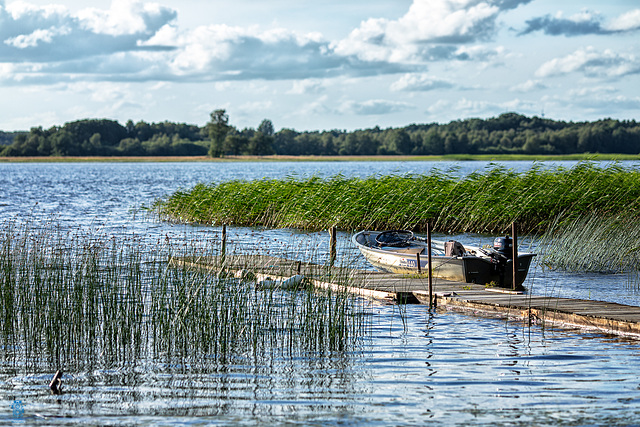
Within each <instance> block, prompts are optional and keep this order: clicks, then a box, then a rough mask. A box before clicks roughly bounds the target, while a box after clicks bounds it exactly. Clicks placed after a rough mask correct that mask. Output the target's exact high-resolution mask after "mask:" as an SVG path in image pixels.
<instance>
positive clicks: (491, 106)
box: [0, 0, 640, 131]
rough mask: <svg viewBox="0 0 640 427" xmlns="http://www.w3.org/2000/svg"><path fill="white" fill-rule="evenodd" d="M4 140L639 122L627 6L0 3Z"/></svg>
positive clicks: (638, 47) (635, 7)
mask: <svg viewBox="0 0 640 427" xmlns="http://www.w3.org/2000/svg"><path fill="white" fill-rule="evenodd" d="M0 39H1V41H2V43H0V97H1V99H2V101H1V103H0V129H1V130H26V129H29V128H31V127H33V126H43V127H45V128H48V127H50V126H53V125H62V124H64V123H65V122H68V121H73V120H78V119H84V118H109V119H115V120H118V121H120V122H121V123H123V124H124V123H125V122H126V121H127V120H128V119H132V120H133V121H134V122H137V121H139V120H145V121H147V122H159V121H164V120H168V121H173V122H186V123H190V124H197V125H200V126H202V125H204V124H205V123H206V122H207V121H208V120H209V114H210V112H211V111H213V110H215V109H218V108H224V109H226V110H227V113H228V114H229V118H230V122H231V124H233V125H234V126H236V127H238V128H244V127H257V126H258V125H259V123H260V122H261V121H262V119H265V118H268V119H270V120H271V121H272V122H273V123H274V126H275V128H276V130H279V129H281V128H283V127H287V128H293V129H296V130H300V131H303V130H323V129H348V130H353V129H362V128H369V127H373V126H376V125H379V126H380V127H383V128H384V127H390V126H393V127H396V126H405V125H408V124H410V123H432V122H439V123H447V122H449V121H451V120H456V119H463V118H468V117H480V118H487V117H494V116H497V115H499V114H501V113H504V112H508V111H514V112H518V113H521V114H525V115H529V116H530V115H538V116H540V115H542V114H544V116H545V117H547V118H551V119H558V120H572V121H581V120H595V119H599V118H605V117H612V118H617V119H636V120H638V119H640V1H637V0H609V1H606V2H605V1H601V0H598V1H595V0H581V1H557V0H554V1H552V0H367V1H362V0H357V1H356V0H324V1H316V0H314V1H311V0H232V1H229V0H224V1H222V0H164V1H163V0H160V1H158V2H151V1H145V0H142V1H139V0H113V1H111V3H108V1H104V0H102V1H96V0H58V1H56V0H30V1H22V0H18V1H13V0H0Z"/></svg>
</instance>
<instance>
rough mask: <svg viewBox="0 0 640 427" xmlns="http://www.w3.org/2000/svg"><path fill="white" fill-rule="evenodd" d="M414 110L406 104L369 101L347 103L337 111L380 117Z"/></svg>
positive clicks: (383, 100)
mask: <svg viewBox="0 0 640 427" xmlns="http://www.w3.org/2000/svg"><path fill="white" fill-rule="evenodd" d="M414 108H416V107H415V105H413V104H409V103H407V102H400V101H389V100H385V99H371V100H367V101H363V102H356V101H347V102H345V103H344V104H343V105H342V106H340V108H339V111H340V112H342V113H350V114H357V115H381V114H391V113H398V112H401V111H405V110H410V109H414Z"/></svg>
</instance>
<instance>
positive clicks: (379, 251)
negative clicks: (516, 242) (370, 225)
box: [352, 230, 536, 289]
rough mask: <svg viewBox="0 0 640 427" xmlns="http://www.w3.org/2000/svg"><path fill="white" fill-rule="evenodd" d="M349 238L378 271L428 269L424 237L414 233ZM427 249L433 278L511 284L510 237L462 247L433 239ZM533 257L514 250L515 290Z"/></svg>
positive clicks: (370, 233)
mask: <svg viewBox="0 0 640 427" xmlns="http://www.w3.org/2000/svg"><path fill="white" fill-rule="evenodd" d="M352 241H353V243H354V244H355V245H356V246H357V247H358V249H360V252H362V254H363V255H364V257H365V258H366V259H367V261H369V263H371V264H372V265H373V266H374V267H376V268H377V269H378V270H381V271H386V272H390V273H401V274H415V273H418V265H420V272H422V273H424V274H427V272H428V270H427V269H428V252H427V242H426V239H423V238H420V237H417V236H414V235H413V233H412V232H411V231H404V230H391V231H383V232H379V231H361V232H359V233H357V234H355V235H354V236H353V238H352ZM431 248H432V256H431V268H432V272H433V273H432V274H433V277H436V278H442V279H446V280H453V281H458V282H466V283H477V284H482V285H485V284H491V283H493V284H495V285H497V286H502V287H509V288H511V287H512V283H513V256H512V239H511V238H510V237H508V236H507V237H498V238H496V239H495V241H494V245H493V247H488V248H479V247H472V246H465V245H462V244H461V243H459V242H456V241H453V240H450V241H440V240H433V239H432V240H431ZM534 256H536V254H532V253H526V252H518V258H517V263H518V270H517V273H516V286H515V288H516V289H522V283H523V282H524V280H525V279H526V277H527V273H528V272H529V265H530V264H531V260H532V259H533V257H534ZM418 262H419V264H418Z"/></svg>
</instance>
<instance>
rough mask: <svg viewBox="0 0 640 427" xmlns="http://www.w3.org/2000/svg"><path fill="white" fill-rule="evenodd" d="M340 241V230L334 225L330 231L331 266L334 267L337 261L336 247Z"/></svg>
mask: <svg viewBox="0 0 640 427" xmlns="http://www.w3.org/2000/svg"><path fill="white" fill-rule="evenodd" d="M337 241H338V228H337V227H336V226H335V225H334V226H333V227H331V228H330V229H329V265H330V266H331V267H333V263H334V262H335V261H336V255H337V251H336V245H337Z"/></svg>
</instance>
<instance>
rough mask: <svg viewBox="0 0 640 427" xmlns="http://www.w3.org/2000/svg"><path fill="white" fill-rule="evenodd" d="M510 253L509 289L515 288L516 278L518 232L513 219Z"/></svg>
mask: <svg viewBox="0 0 640 427" xmlns="http://www.w3.org/2000/svg"><path fill="white" fill-rule="evenodd" d="M511 243H512V245H513V246H512V248H511V251H512V252H511V253H512V258H513V279H512V280H513V281H512V282H511V289H513V290H515V289H516V288H517V285H516V283H517V278H518V233H517V229H516V223H515V221H514V222H513V223H512V224H511Z"/></svg>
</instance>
